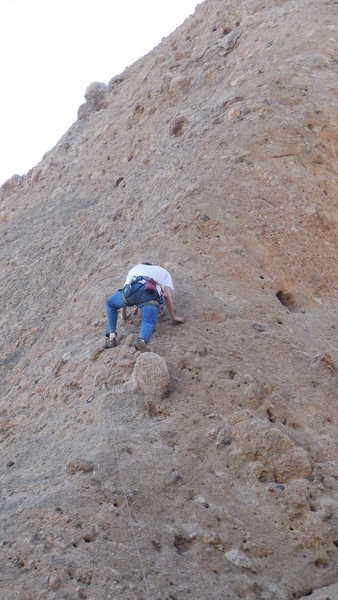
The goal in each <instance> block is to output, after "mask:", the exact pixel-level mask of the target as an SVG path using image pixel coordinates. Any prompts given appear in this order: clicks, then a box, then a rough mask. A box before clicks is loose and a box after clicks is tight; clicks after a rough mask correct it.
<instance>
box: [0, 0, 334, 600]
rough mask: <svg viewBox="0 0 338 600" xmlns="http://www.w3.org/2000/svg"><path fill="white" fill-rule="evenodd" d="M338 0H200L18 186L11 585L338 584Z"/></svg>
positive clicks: (9, 220) (258, 592)
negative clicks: (112, 324) (134, 273)
mask: <svg viewBox="0 0 338 600" xmlns="http://www.w3.org/2000/svg"><path fill="white" fill-rule="evenodd" d="M336 9H337V6H336V2H334V1H333V0H327V1H325V2H320V3H319V2H317V1H315V0H298V1H297V2H295V1H294V0H224V1H220V0H206V1H205V2H203V3H202V4H200V5H199V6H198V7H197V9H196V11H195V14H194V15H193V16H191V17H190V18H189V19H187V20H186V21H185V22H184V23H183V24H182V25H181V26H180V27H179V28H178V29H177V30H176V31H175V32H173V33H172V35H170V36H169V37H167V38H165V39H164V40H163V41H162V42H161V44H160V45H159V46H157V47H156V48H155V49H154V50H152V51H151V52H150V53H149V54H148V55H146V56H145V57H143V58H141V59H140V60H139V61H137V62H136V63H135V64H134V65H132V66H131V67H129V68H127V69H126V70H125V71H124V72H123V73H122V74H120V75H115V76H114V77H113V78H112V79H111V81H109V82H108V83H107V84H103V83H99V82H94V83H92V84H89V86H88V88H87V90H86V96H85V100H86V102H85V103H84V104H83V105H82V106H81V107H80V108H79V113H78V119H77V121H76V122H75V123H74V124H73V125H72V126H71V127H70V128H69V130H68V131H67V132H66V133H65V134H64V136H63V137H62V138H61V140H60V141H59V142H58V144H57V145H56V146H55V147H54V148H52V149H51V150H50V151H49V152H47V154H46V155H45V156H44V158H43V160H42V161H41V162H40V163H39V164H38V165H36V166H34V167H33V168H32V169H31V171H29V173H27V174H26V175H22V176H19V175H15V176H14V177H13V178H12V179H10V180H9V181H7V182H6V183H5V184H4V185H3V186H2V187H1V189H0V253H1V270H0V282H1V313H0V320H1V331H2V336H1V340H0V386H1V403H0V443H1V468H0V483H1V485H0V489H1V503H0V522H1V541H0V544H1V546H0V548H1V552H0V574H1V575H0V579H1V581H0V587H1V598H4V599H5V600H22V599H24V600H73V599H77V598H87V599H88V600H145V599H146V598H147V597H148V598H151V599H152V600H189V599H190V598H191V600H238V599H241V598H243V599H245V600H293V599H302V600H304V599H305V598H306V599H309V600H324V599H325V600H334V599H335V598H336V597H337V560H336V557H337V545H338V530H337V529H338V528H337V525H338V521H337V504H338V503H337V447H336V440H337V423H336V418H337V408H336V399H337V387H338V386H337V373H338V371H337V368H338V350H337V347H338V343H337V296H338V294H337V281H338V277H337V275H338V273H337V223H338V216H337V171H336V164H337V163H336V157H337V154H336V152H337V148H336V139H337V98H336V96H335V88H336V81H337V72H336V54H335V43H336V39H335V27H334V18H335V16H336V12H337V10H336ZM112 75H113V74H112ZM142 261H150V262H152V263H154V264H161V265H163V266H164V267H165V268H167V269H168V270H169V271H170V273H171V275H172V277H173V280H174V285H175V296H174V306H175V310H176V312H177V314H178V315H180V316H184V317H185V318H186V321H185V323H184V324H182V325H179V326H175V325H173V324H172V323H171V321H170V318H169V315H168V313H167V312H166V310H165V309H164V311H163V312H162V314H161V316H160V319H159V323H158V326H157V328H156V332H155V334H154V336H153V337H152V339H151V344H150V350H151V352H150V353H147V354H145V355H142V356H140V355H139V354H138V353H136V352H135V350H134V342H135V338H136V337H137V335H138V330H139V316H137V315H135V316H134V317H132V318H131V319H130V320H128V321H126V322H121V321H119V322H118V345H117V346H116V348H112V349H108V350H103V343H104V332H105V302H106V299H107V297H108V296H109V295H110V294H111V293H112V292H113V291H115V290H116V289H118V288H120V287H122V285H123V283H124V278H125V274H126V272H127V271H128V269H129V268H130V267H131V266H133V265H134V264H136V263H138V262H142ZM140 561H141V563H140Z"/></svg>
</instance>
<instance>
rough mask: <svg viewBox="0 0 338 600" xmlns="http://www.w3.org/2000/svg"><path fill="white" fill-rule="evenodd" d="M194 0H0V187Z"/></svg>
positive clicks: (194, 3)
mask: <svg viewBox="0 0 338 600" xmlns="http://www.w3.org/2000/svg"><path fill="white" fill-rule="evenodd" d="M197 4H198V2H197V0H170V2H168V1H167V0H121V1H118V0H48V1H47V0H29V2H28V0H0V32H1V35H0V53H1V57H2V60H1V68H0V70H1V104H0V106H1V110H0V131H1V136H0V155H1V161H0V185H1V184H2V183H4V181H5V180H7V179H8V178H9V177H11V176H12V175H14V174H15V173H17V174H19V175H22V174H25V173H26V172H27V171H28V170H29V169H30V168H32V167H33V166H34V165H36V164H37V163H38V162H39V161H40V160H41V158H42V156H43V154H44V153H45V152H47V151H48V150H50V149H51V148H52V147H53V146H54V145H55V144H56V143H57V142H58V140H59V139H60V138H61V136H62V135H63V134H64V133H65V132H66V131H67V129H68V128H69V127H70V125H71V124H72V123H73V122H74V121H75V120H76V116H77V109H78V107H79V106H80V104H82V103H83V102H84V93H85V90H86V87H87V86H88V85H89V84H90V83H91V82H92V81H103V82H104V83H108V81H109V80H110V79H111V78H112V77H113V76H114V75H116V74H118V73H120V72H121V71H123V69H124V68H125V67H126V66H128V65H130V64H132V63H133V62H134V61H135V60H137V59H138V58H140V57H141V56H143V55H144V54H146V53H147V52H149V51H150V50H151V49H152V48H153V47H154V46H156V45H157V44H158V43H159V42H160V41H161V39H162V38H163V37H165V36H167V35H169V34H170V33H171V32H172V31H173V30H174V29H175V28H176V27H178V26H179V25H180V24H181V23H182V22H183V21H184V19H185V18H187V17H188V16H189V15H190V14H192V13H193V12H194V9H195V7H196V6H197Z"/></svg>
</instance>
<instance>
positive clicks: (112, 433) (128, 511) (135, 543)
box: [86, 381, 151, 600]
mask: <svg viewBox="0 0 338 600" xmlns="http://www.w3.org/2000/svg"><path fill="white" fill-rule="evenodd" d="M102 390H105V401H106V405H108V410H109V430H110V433H111V437H112V440H113V446H114V451H115V458H116V465H117V470H118V474H119V478H120V482H121V487H122V491H123V497H124V501H125V504H126V508H127V513H128V519H129V525H130V529H131V531H132V536H133V541H134V546H135V551H136V556H137V559H138V562H139V565H140V571H141V574H142V580H143V585H144V589H145V592H146V600H151V598H150V593H149V588H148V584H147V579H146V575H145V572H144V568H143V563H142V559H141V553H140V550H139V547H138V543H137V539H136V533H135V523H134V521H133V518H132V514H131V510H130V505H129V501H128V495H127V490H126V486H125V483H124V479H123V474H122V468H121V461H120V455H119V451H118V447H117V441H116V433H115V427H114V422H113V415H112V409H111V406H110V404H109V402H108V387H107V383H106V382H105V381H104V382H103V383H102V384H101V385H100V387H99V388H98V389H97V390H96V392H94V393H93V394H91V395H90V396H89V397H88V398H87V399H86V403H87V404H90V403H91V402H92V400H94V398H95V396H97V395H98V394H99V393H100V392H101V391H102Z"/></svg>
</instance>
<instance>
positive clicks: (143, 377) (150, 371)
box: [133, 352, 170, 398]
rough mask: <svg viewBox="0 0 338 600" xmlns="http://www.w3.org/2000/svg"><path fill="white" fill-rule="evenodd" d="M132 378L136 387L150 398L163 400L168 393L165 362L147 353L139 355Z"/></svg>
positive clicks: (167, 375) (168, 381)
mask: <svg viewBox="0 0 338 600" xmlns="http://www.w3.org/2000/svg"><path fill="white" fill-rule="evenodd" d="M133 377H134V380H135V383H136V386H137V387H138V388H139V389H140V390H141V392H143V394H145V395H146V396H150V397H151V398H153V397H155V398H163V397H164V396H166V395H167V394H168V392H169V385H170V376H169V371H168V367H167V365H166V362H165V360H164V359H163V358H162V357H161V356H158V354H155V353H154V352H149V354H148V353H144V354H141V355H140V356H139V358H138V359H137V361H136V364H135V367H134V371H133Z"/></svg>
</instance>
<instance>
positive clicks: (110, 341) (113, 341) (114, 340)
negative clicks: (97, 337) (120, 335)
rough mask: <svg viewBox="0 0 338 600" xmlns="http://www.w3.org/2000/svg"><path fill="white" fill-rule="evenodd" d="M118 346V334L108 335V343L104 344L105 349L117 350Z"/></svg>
mask: <svg viewBox="0 0 338 600" xmlns="http://www.w3.org/2000/svg"><path fill="white" fill-rule="evenodd" d="M116 344H117V335H116V333H110V334H109V336H108V335H106V341H105V344H104V347H105V348H115V346H116Z"/></svg>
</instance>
